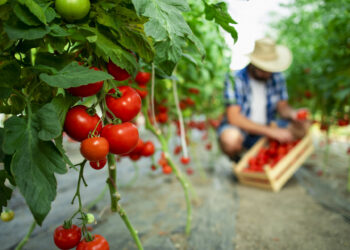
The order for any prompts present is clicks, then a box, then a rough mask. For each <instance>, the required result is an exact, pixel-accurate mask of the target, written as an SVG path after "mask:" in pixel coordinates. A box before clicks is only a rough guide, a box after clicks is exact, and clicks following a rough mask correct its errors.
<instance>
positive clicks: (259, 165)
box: [246, 140, 300, 172]
mask: <svg viewBox="0 0 350 250" xmlns="http://www.w3.org/2000/svg"><path fill="white" fill-rule="evenodd" d="M299 141H300V140H297V141H294V142H290V143H279V142H278V141H275V140H270V141H269V143H268V145H266V146H265V147H262V148H261V149H260V150H259V152H258V154H257V155H256V156H253V157H251V158H250V159H249V160H248V167H247V168H246V170H247V171H257V172H262V171H263V170H264V166H265V165H269V166H270V167H271V168H273V167H275V166H276V164H277V163H278V162H279V161H280V160H281V159H282V158H283V157H284V156H285V155H286V154H288V152H289V151H290V150H291V149H292V148H293V147H294V146H295V145H297V144H298V143H299Z"/></svg>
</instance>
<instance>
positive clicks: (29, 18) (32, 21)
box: [13, 4, 41, 26]
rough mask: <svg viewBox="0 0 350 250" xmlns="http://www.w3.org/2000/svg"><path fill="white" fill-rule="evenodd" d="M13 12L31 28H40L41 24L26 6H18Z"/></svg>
mask: <svg viewBox="0 0 350 250" xmlns="http://www.w3.org/2000/svg"><path fill="white" fill-rule="evenodd" d="M13 12H14V13H15V15H16V16H17V17H18V19H19V20H21V21H22V22H23V23H25V24H27V25H29V26H39V25H40V24H41V22H40V21H39V20H38V18H37V17H36V16H34V15H33V14H32V13H31V12H30V11H29V10H28V9H27V8H26V7H25V6H23V5H20V4H16V5H15V7H14V8H13Z"/></svg>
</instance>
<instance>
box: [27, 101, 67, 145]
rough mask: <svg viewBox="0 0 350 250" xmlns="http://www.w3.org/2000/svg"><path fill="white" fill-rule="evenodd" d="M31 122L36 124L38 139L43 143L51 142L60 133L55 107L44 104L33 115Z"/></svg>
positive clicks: (60, 128)
mask: <svg viewBox="0 0 350 250" xmlns="http://www.w3.org/2000/svg"><path fill="white" fill-rule="evenodd" d="M33 122H35V123H36V124H37V130H38V131H39V133H38V137H39V138H40V139H41V140H43V141H49V140H52V139H54V138H56V137H57V136H59V135H60V134H61V132H62V127H61V123H60V121H59V119H58V114H57V112H56V109H55V106H54V105H53V104H51V103H48V104H45V105H44V106H43V107H41V108H40V109H39V110H38V111H37V112H36V113H35V115H34V116H33Z"/></svg>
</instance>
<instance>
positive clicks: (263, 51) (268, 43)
mask: <svg viewBox="0 0 350 250" xmlns="http://www.w3.org/2000/svg"><path fill="white" fill-rule="evenodd" d="M248 56H249V58H250V62H251V64H253V65H254V66H256V67H258V68H259V69H262V70H264V71H267V72H282V71H284V70H286V69H288V67H289V66H290V65H291V63H292V59H293V56H292V53H291V52H290V50H289V49H288V48H287V47H286V46H282V45H276V43H275V41H273V40H272V39H271V38H262V39H259V40H257V41H255V47H254V51H253V52H252V53H250V54H249V55H248Z"/></svg>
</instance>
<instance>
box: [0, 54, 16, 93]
mask: <svg viewBox="0 0 350 250" xmlns="http://www.w3.org/2000/svg"><path fill="white" fill-rule="evenodd" d="M20 76H21V67H20V66H19V64H18V63H17V62H16V61H9V62H4V63H2V64H1V65H0V87H10V88H11V87H13V86H16V85H17V84H18V83H19V82H20Z"/></svg>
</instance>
